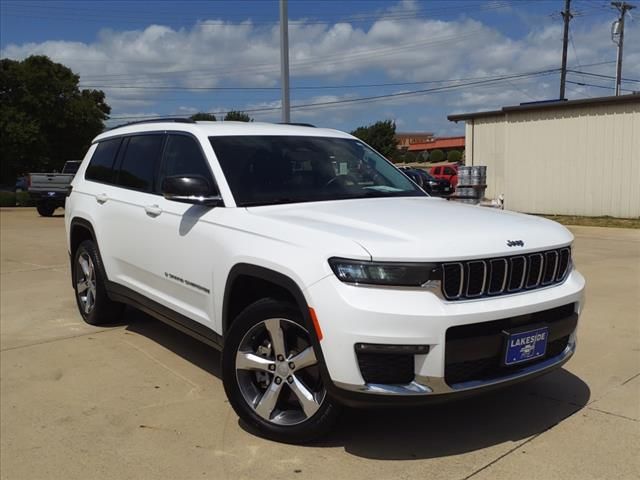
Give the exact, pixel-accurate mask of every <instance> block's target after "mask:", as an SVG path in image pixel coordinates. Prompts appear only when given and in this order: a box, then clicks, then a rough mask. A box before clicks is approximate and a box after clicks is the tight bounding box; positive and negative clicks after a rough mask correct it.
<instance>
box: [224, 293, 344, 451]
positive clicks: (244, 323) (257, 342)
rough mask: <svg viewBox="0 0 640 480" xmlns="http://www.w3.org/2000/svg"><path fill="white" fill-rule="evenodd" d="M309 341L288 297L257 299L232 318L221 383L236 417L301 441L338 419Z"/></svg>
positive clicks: (282, 437) (288, 440)
mask: <svg viewBox="0 0 640 480" xmlns="http://www.w3.org/2000/svg"><path fill="white" fill-rule="evenodd" d="M274 336H275V337H276V341H275V342H274V341H273V338H274ZM278 337H279V340H278ZM278 345H281V346H278ZM312 345H313V342H312V339H311V334H310V333H309V332H308V331H307V329H306V328H305V326H304V322H303V319H302V315H301V313H300V311H299V309H298V308H297V307H295V306H293V305H291V304H290V303H287V302H283V301H279V300H275V299H271V298H266V299H263V300H259V301H257V302H255V303H253V304H252V305H250V306H249V307H247V308H246V309H245V310H243V311H242V313H240V315H238V317H236V319H235V320H234V321H233V323H232V325H231V328H230V329H229V332H228V334H227V335H226V337H225V346H224V350H223V353H222V379H223V383H224V388H225V391H226V393H227V397H228V399H229V402H230V403H231V406H232V407H233V409H234V410H235V412H236V413H237V414H238V416H239V417H240V418H241V419H242V420H243V421H244V422H246V423H247V424H248V425H250V426H252V427H254V428H255V429H256V430H257V431H258V432H259V433H260V434H261V435H262V436H264V437H266V438H269V439H272V440H276V441H280V442H285V443H306V442H309V441H311V440H313V439H316V438H318V437H320V436H321V435H323V434H325V433H326V432H328V431H329V430H330V429H331V427H332V426H333V425H334V423H335V421H336V420H337V418H338V415H339V413H340V412H339V410H340V409H339V406H338V405H337V404H335V403H334V402H333V401H332V400H331V398H330V397H329V395H328V394H327V392H326V389H325V388H324V386H323V384H322V379H321V376H320V365H319V363H318V361H317V360H316V357H315V354H314V353H313V352H314V351H313V346H312ZM281 352H284V353H281ZM280 355H282V356H280ZM283 357H284V358H283ZM296 361H297V362H298V365H295V362H296ZM274 397H275V398H274ZM300 398H303V399H304V400H305V401H304V405H305V406H304V407H303V403H302V400H300Z"/></svg>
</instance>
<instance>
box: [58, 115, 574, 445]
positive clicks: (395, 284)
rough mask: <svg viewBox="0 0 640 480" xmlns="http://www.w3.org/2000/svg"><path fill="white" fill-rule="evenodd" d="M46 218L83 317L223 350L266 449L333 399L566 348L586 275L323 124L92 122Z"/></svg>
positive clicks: (488, 384) (444, 384)
mask: <svg viewBox="0 0 640 480" xmlns="http://www.w3.org/2000/svg"><path fill="white" fill-rule="evenodd" d="M65 225H66V231H67V239H68V248H69V253H70V258H71V266H72V269H71V271H72V275H73V286H74V288H75V292H76V299H77V303H78V307H79V310H80V313H81V315H82V317H83V318H84V320H85V321H86V322H88V323H90V324H92V325H96V324H101V323H105V322H110V321H114V320H117V319H118V316H119V314H120V312H121V310H122V307H123V305H124V304H128V305H132V306H134V307H136V308H139V309H141V310H143V311H145V312H147V313H149V314H151V315H153V316H155V317H157V318H159V319H160V320H163V321H165V322H168V323H170V324H171V325H174V326H175V327H177V328H178V329H180V330H182V331H183V332H186V333H188V334H190V335H193V336H194V337H196V338H198V339H200V340H202V341H204V342H207V343H208V344H210V345H212V346H214V347H216V348H220V349H222V377H223V383H224V387H225V390H226V392H227V395H228V397H229V401H230V403H231V405H232V406H233V408H234V409H235V411H236V412H237V414H238V415H239V416H240V417H241V418H242V419H243V420H244V421H246V422H247V423H249V424H251V425H253V426H255V427H257V429H258V430H259V431H260V432H261V433H262V434H263V435H265V436H267V437H269V438H273V439H277V440H281V441H287V442H304V441H308V440H309V439H311V438H314V437H317V436H318V435H321V434H323V433H324V432H326V431H327V430H329V429H330V428H331V426H332V424H333V422H334V421H335V420H336V418H337V415H338V413H339V409H340V408H339V407H340V406H341V405H349V406H367V405H405V404H422V403H427V402H429V401H431V400H434V399H435V400H440V399H447V398H455V397H458V396H461V395H465V394H468V393H471V392H479V391H484V390H487V389H491V388H494V387H498V386H504V385H508V384H512V383H514V382H517V381H521V380H525V379H531V378H533V377H535V376H537V375H540V374H543V373H547V372H549V371H551V370H553V369H556V368H559V367H560V366H561V365H563V364H564V363H565V362H566V361H567V360H568V359H569V358H570V357H571V356H572V354H573V353H574V350H575V345H576V326H577V322H578V315H579V313H580V309H581V305H582V302H583V291H584V285H585V282H584V278H583V277H582V276H581V275H580V274H579V273H578V272H577V271H576V270H575V269H574V268H573V264H572V261H571V243H572V240H573V237H572V235H571V233H570V232H569V231H568V230H567V229H565V228H564V227H562V226H560V225H558V224H557V223H554V222H551V221H549V220H545V219H542V218H537V217H531V216H527V215H521V214H518V213H512V212H505V211H499V210H496V209H488V208H481V207H476V206H468V205H462V204H458V203H455V202H452V201H448V200H444V199H439V198H432V197H429V196H428V195H427V194H425V193H424V192H423V191H422V190H420V189H419V188H418V187H417V186H416V185H415V184H414V183H413V182H411V181H410V180H409V179H408V178H407V177H406V176H405V175H404V174H403V173H402V172H400V171H399V170H397V169H396V168H395V167H394V166H393V165H392V164H391V163H389V162H388V161H387V160H385V159H384V158H383V157H382V156H381V155H380V154H378V153H376V152H375V151H374V150H372V149H371V148H370V147H368V146H367V145H365V144H364V143H362V142H361V141H360V140H358V139H357V138H354V137H352V136H351V135H348V134H346V133H343V132H339V131H336V130H329V129H321V128H313V127H311V126H300V125H274V124H265V123H237V122H224V123H215V122H189V121H176V120H174V121H169V120H166V121H162V122H142V123H138V124H131V125H128V126H124V127H120V128H116V129H113V130H110V131H107V132H105V133H103V134H101V135H99V136H98V137H96V139H95V140H94V141H93V144H92V145H91V148H90V149H89V151H88V152H87V155H86V157H85V158H84V160H83V162H82V165H81V167H80V169H79V171H78V173H77V175H76V176H75V178H74V180H73V183H72V190H71V193H70V194H69V197H68V198H67V201H66V207H65ZM212 361H213V357H212ZM514 420H515V419H514Z"/></svg>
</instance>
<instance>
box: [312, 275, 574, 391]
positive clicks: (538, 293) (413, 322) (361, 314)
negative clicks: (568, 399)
mask: <svg viewBox="0 0 640 480" xmlns="http://www.w3.org/2000/svg"><path fill="white" fill-rule="evenodd" d="M583 292H584V278H583V277H582V275H580V273H578V272H577V271H575V270H573V271H572V272H571V273H570V274H569V275H568V277H567V279H566V280H565V281H564V282H563V283H562V284H559V285H554V286H552V287H548V288H543V289H538V290H533V291H528V292H522V293H517V294H513V295H505V296H499V297H494V298H483V299H479V300H468V301H456V302H447V301H445V300H443V299H442V298H440V297H439V296H438V295H437V294H436V293H434V292H433V291H429V290H425V289H408V288H379V287H377V288H376V287H363V286H352V285H347V284H344V283H342V282H340V281H339V280H338V279H337V278H335V277H333V276H329V277H326V278H325V279H323V280H321V281H320V282H318V283H316V284H314V285H312V286H311V287H310V288H309V289H307V291H306V292H305V293H306V294H307V299H308V301H309V305H310V306H313V307H314V309H315V312H316V315H317V318H318V322H319V324H320V327H321V329H322V333H323V340H322V342H321V344H320V346H321V350H322V356H323V359H324V364H325V367H326V374H327V376H328V377H329V379H328V380H329V381H328V382H327V383H329V384H330V388H329V390H330V391H331V392H332V393H333V395H334V396H336V397H338V399H344V400H345V402H344V403H362V402H364V403H376V401H377V400H383V403H384V401H390V402H392V401H395V400H402V399H406V400H410V399H411V400H414V401H417V402H418V403H420V402H421V401H422V400H427V399H435V397H438V398H439V399H445V398H449V397H451V396H456V397H458V396H461V395H463V394H468V393H473V392H476V391H479V390H485V389H490V388H496V387H499V386H503V385H506V384H511V383H514V382H517V381H521V380H526V379H530V378H533V377H535V376H537V375H541V374H544V373H547V372H549V371H551V370H553V369H555V368H559V367H560V366H562V365H563V364H564V363H565V362H566V361H567V360H569V358H570V357H571V356H572V355H573V353H574V351H575V346H576V332H575V322H574V323H573V326H572V327H571V330H572V331H571V332H570V333H568V337H565V343H564V344H563V345H562V349H561V350H560V351H557V352H554V353H553V356H551V355H547V357H546V358H544V359H543V360H540V361H538V362H535V363H532V364H531V365H530V366H523V367H522V368H518V369H517V370H516V371H514V370H507V371H505V372H504V374H502V375H499V376H493V377H492V378H489V379H479V380H471V381H457V382H452V381H449V382H447V381H446V379H445V371H446V356H445V354H446V350H447V348H446V346H447V330H448V329H449V328H451V327H456V326H462V325H471V324H482V323H484V322H491V321H495V320H499V319H508V318H511V317H521V316H526V315H529V314H533V313H535V312H542V311H546V310H550V309H555V308H559V307H562V306H566V305H568V304H572V305H573V308H574V310H575V316H576V317H577V316H578V315H579V313H580V311H581V309H582V304H583ZM358 343H368V344H378V345H421V346H425V345H426V346H428V349H429V351H428V353H426V354H416V355H414V357H413V363H414V370H413V380H412V381H410V382H403V383H402V384H395V383H373V382H366V381H365V379H364V378H363V375H362V373H361V369H360V366H359V363H358V357H357V354H356V351H355V345H356V344H358ZM369 400H370V402H369Z"/></svg>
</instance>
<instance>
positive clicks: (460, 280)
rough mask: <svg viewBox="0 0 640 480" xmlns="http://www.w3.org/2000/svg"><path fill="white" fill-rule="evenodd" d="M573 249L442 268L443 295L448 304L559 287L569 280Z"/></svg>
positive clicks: (449, 265) (467, 262)
mask: <svg viewBox="0 0 640 480" xmlns="http://www.w3.org/2000/svg"><path fill="white" fill-rule="evenodd" d="M570 266H571V249H570V248H568V247H566V248H561V249H558V250H548V251H544V252H534V253H529V254H526V255H514V256H510V257H500V258H490V259H481V260H468V261H465V262H447V263H444V264H442V293H443V295H444V297H445V298H446V299H447V300H464V299H472V298H479V297H482V296H487V295H490V296H495V295H505V294H510V293H517V292H520V291H523V290H534V289H536V288H540V287H547V286H549V285H553V284H557V283H560V282H562V281H564V279H565V278H566V276H567V273H568V272H569V269H570Z"/></svg>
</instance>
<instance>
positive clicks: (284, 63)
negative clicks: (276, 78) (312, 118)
mask: <svg viewBox="0 0 640 480" xmlns="http://www.w3.org/2000/svg"><path fill="white" fill-rule="evenodd" d="M280 85H281V87H282V123H289V122H290V121H291V111H290V105H289V14H288V13H287V0H280Z"/></svg>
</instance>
